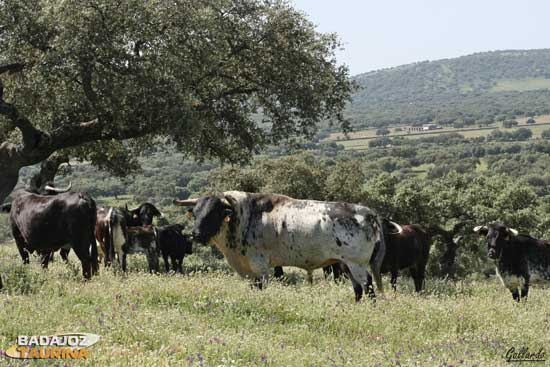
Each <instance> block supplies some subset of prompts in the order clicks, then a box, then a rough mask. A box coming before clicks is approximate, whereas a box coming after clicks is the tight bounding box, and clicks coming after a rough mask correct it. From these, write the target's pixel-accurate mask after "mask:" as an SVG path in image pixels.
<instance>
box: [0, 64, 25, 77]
mask: <svg viewBox="0 0 550 367" xmlns="http://www.w3.org/2000/svg"><path fill="white" fill-rule="evenodd" d="M24 67H25V64H23V63H19V62H17V63H13V64H7V65H0V75H1V74H4V73H5V72H9V73H10V74H13V73H18V72H20V71H21V70H23V68H24Z"/></svg>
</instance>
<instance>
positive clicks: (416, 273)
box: [381, 224, 430, 292]
mask: <svg viewBox="0 0 550 367" xmlns="http://www.w3.org/2000/svg"><path fill="white" fill-rule="evenodd" d="M402 227H403V231H402V232H401V233H391V232H389V231H385V232H384V234H385V240H386V255H385V256H384V261H383V262H382V270H381V272H382V273H390V274H391V285H392V288H393V289H394V290H396V289H397V276H398V275H399V270H403V269H407V268H408V269H409V271H410V273H411V277H412V278H413V280H414V288H415V290H416V291H417V292H420V291H421V290H422V288H423V286H424V275H425V272H426V264H427V263H428V257H429V256H430V236H429V235H428V234H427V233H426V230H425V229H424V228H423V227H422V226H420V225H418V224H406V225H403V226H402Z"/></svg>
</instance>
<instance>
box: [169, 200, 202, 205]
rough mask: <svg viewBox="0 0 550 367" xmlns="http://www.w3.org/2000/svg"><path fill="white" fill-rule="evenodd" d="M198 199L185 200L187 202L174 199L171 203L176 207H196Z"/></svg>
mask: <svg viewBox="0 0 550 367" xmlns="http://www.w3.org/2000/svg"><path fill="white" fill-rule="evenodd" d="M198 201H199V199H187V200H178V199H174V201H173V203H174V205H177V206H193V205H196V204H197V202H198Z"/></svg>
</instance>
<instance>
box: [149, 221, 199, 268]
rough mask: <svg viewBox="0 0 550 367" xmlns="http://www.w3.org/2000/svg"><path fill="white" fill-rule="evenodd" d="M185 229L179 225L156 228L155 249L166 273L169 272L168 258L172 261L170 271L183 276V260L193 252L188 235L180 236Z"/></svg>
mask: <svg viewBox="0 0 550 367" xmlns="http://www.w3.org/2000/svg"><path fill="white" fill-rule="evenodd" d="M184 228H185V227H184V226H183V225H181V224H172V225H167V226H162V227H157V228H156V230H157V248H158V250H159V252H160V253H161V254H162V257H163V259H164V268H165V269H166V272H168V271H169V270H170V264H169V263H168V258H170V260H171V261H172V270H173V271H174V272H176V271H179V272H180V273H182V274H183V259H184V257H185V255H189V254H191V253H192V250H193V243H192V242H191V240H190V238H189V236H188V235H185V234H182V233H181V231H182V230H183V229H184Z"/></svg>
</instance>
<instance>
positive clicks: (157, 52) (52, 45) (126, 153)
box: [0, 0, 353, 201]
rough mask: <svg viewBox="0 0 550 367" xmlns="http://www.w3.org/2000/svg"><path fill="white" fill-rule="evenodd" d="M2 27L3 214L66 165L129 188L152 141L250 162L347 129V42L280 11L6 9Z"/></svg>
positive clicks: (192, 2)
mask: <svg viewBox="0 0 550 367" xmlns="http://www.w3.org/2000/svg"><path fill="white" fill-rule="evenodd" d="M0 24H1V27H0V50H2V53H1V54H0V76H1V78H2V79H1V81H0V132H1V134H2V135H1V136H0V141H1V142H2V143H1V145H0V171H1V172H2V175H1V176H0V201H3V200H4V198H5V197H6V196H7V195H8V194H9V193H10V192H11V190H12V189H13V187H14V186H15V184H16V183H17V179H18V175H19V170H20V168H21V167H24V166H28V165H32V164H36V163H39V162H41V161H43V160H45V159H47V158H48V157H50V156H51V155H52V154H53V153H54V152H58V151H60V152H61V153H62V154H63V155H64V156H67V157H69V158H73V159H74V158H76V159H80V160H86V161H91V162H92V163H93V164H95V165H97V166H99V167H101V168H104V169H108V170H110V171H111V172H112V173H115V174H118V175H124V174H125V173H127V171H128V170H129V169H132V168H136V166H137V161H136V159H135V157H136V156H137V154H138V153H139V152H141V151H143V149H145V148H146V147H148V146H151V145H153V144H154V143H155V142H156V140H155V139H154V138H155V137H156V138H158V139H161V140H162V142H163V143H166V142H167V141H173V142H175V143H176V145H177V147H178V149H179V150H180V151H181V152H184V153H185V154H187V155H190V156H193V157H195V158H197V159H199V160H201V159H205V158H218V159H221V160H225V161H229V162H243V161H247V160H248V159H249V157H250V154H251V153H254V152H257V151H258V149H259V148H261V147H263V146H265V145H266V144H269V143H278V142H280V141H281V140H282V139H288V138H292V137H293V136H296V135H305V136H311V135H312V134H313V133H314V132H315V130H316V123H317V122H318V121H320V120H322V119H329V120H331V121H337V122H338V123H339V124H340V125H341V126H342V127H343V128H344V129H345V128H347V124H346V123H345V122H344V119H343V117H342V114H341V111H342V109H343V107H344V106H345V104H346V102H347V101H348V100H349V96H350V93H351V91H352V90H353V83H352V82H351V81H350V80H349V78H348V76H349V75H348V69H347V68H346V67H344V66H337V65H336V59H335V56H334V50H335V49H336V48H337V47H339V43H338V40H337V38H336V36H335V35H333V34H319V33H317V32H316V31H315V28H314V26H313V24H312V23H310V22H309V21H308V20H307V19H305V17H304V16H303V15H302V13H300V12H298V11H296V10H294V9H293V8H292V7H291V6H290V5H288V3H286V2H284V1H269V2H262V1H255V0H199V1H197V0H176V1H171V2H159V1H154V0H149V1H124V2H122V3H120V2H104V1H98V0H86V1H77V0H68V1H56V0H42V1H34V0H22V1H21V0H6V1H2V2H0ZM258 111H261V112H262V115H261V116H262V117H261V118H259V119H258V118H257V116H256V112H258ZM126 139H131V141H130V142H128V143H122V142H121V140H126Z"/></svg>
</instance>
